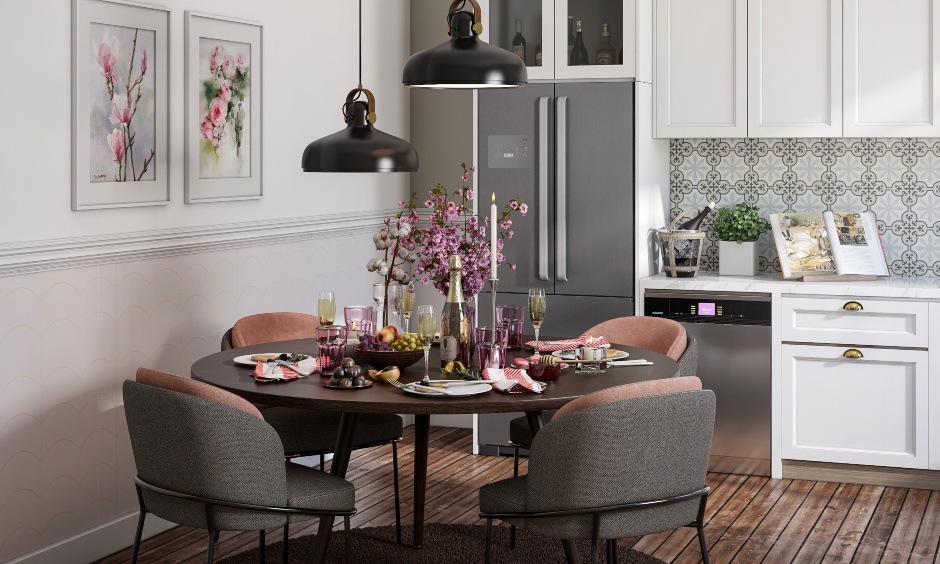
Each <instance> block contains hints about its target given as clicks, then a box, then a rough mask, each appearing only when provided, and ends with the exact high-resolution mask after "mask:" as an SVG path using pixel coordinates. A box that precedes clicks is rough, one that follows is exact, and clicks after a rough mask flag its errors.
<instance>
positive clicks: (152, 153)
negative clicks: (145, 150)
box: [135, 149, 156, 181]
mask: <svg viewBox="0 0 940 564" xmlns="http://www.w3.org/2000/svg"><path fill="white" fill-rule="evenodd" d="M155 155H156V153H155V152H154V150H153V149H150V156H149V157H147V159H146V160H145V161H144V169H143V170H142V171H140V174H139V175H138V176H137V178H136V179H135V180H138V181H139V180H140V179H141V178H143V177H144V173H146V172H147V168H148V167H149V166H150V162H151V161H153V157H154V156H155Z"/></svg>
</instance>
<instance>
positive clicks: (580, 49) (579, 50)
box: [568, 20, 590, 66]
mask: <svg viewBox="0 0 940 564" xmlns="http://www.w3.org/2000/svg"><path fill="white" fill-rule="evenodd" d="M568 64H569V65H570V66H578V65H587V64H590V62H589V61H588V52H587V47H585V46H584V35H583V34H582V33H581V20H578V21H577V23H576V24H575V35H574V49H572V50H571V57H570V58H569V59H568Z"/></svg>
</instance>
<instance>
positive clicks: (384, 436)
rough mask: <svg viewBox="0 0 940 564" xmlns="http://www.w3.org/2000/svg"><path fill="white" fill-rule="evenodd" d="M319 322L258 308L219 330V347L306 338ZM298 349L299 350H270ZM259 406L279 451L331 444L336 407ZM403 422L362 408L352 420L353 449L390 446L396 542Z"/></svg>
mask: <svg viewBox="0 0 940 564" xmlns="http://www.w3.org/2000/svg"><path fill="white" fill-rule="evenodd" d="M319 324H320V318H319V317H317V316H315V315H308V314H305V313H291V312H279V313H260V314H257V315H250V316H248V317H243V318H241V319H239V320H238V321H237V322H236V323H235V325H234V326H233V327H232V328H231V329H229V330H228V331H226V332H225V335H223V336H222V350H223V351H224V350H228V349H231V348H237V347H247V346H251V345H258V344H262V343H271V342H275V341H290V340H294V339H309V338H312V337H313V336H314V329H315V328H316V327H317V326H318V325H319ZM272 352H299V351H272ZM258 407H260V408H261V415H262V417H264V420H265V421H267V422H268V424H270V425H271V427H273V428H274V430H275V431H276V432H277V434H278V436H279V437H280V438H281V442H282V443H283V444H284V456H286V457H287V458H298V457H301V456H319V457H320V470H323V456H324V455H325V454H329V453H331V452H333V450H334V449H335V448H336V435H337V433H338V432H339V419H340V416H341V414H340V412H338V411H322V410H314V409H299V408H292V407H265V406H258ZM403 432H404V422H403V421H402V418H401V417H399V416H398V415H395V414H391V413H389V414H386V413H363V414H362V415H360V417H359V423H358V425H356V437H355V439H354V442H353V449H361V448H370V447H375V446H380V445H386V444H390V445H391V446H392V485H393V488H394V490H395V532H396V535H397V538H398V544H401V541H402V539H401V503H400V500H401V495H400V492H399V487H398V443H399V442H400V441H401V440H402V433H403Z"/></svg>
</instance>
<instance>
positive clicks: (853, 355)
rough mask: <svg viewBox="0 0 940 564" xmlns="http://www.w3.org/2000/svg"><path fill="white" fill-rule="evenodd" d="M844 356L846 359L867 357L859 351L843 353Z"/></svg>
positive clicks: (852, 350) (850, 350)
mask: <svg viewBox="0 0 940 564" xmlns="http://www.w3.org/2000/svg"><path fill="white" fill-rule="evenodd" d="M842 356H844V357H845V358H864V357H865V355H863V354H862V351H860V350H858V349H849V350H847V351H845V352H844V353H842Z"/></svg>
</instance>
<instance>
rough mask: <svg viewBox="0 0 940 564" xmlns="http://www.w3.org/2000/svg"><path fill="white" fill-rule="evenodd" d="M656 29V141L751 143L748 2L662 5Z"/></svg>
mask: <svg viewBox="0 0 940 564" xmlns="http://www.w3.org/2000/svg"><path fill="white" fill-rule="evenodd" d="M655 28H656V56H655V76H654V80H653V87H654V89H655V106H656V136H657V137H746V136H747V4H746V0H709V1H708V2H703V1H702V0H656V24H655ZM798 36H799V33H798V32H796V31H793V32H792V37H793V42H794V43H796V42H797V39H796V38H797V37H798Z"/></svg>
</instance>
